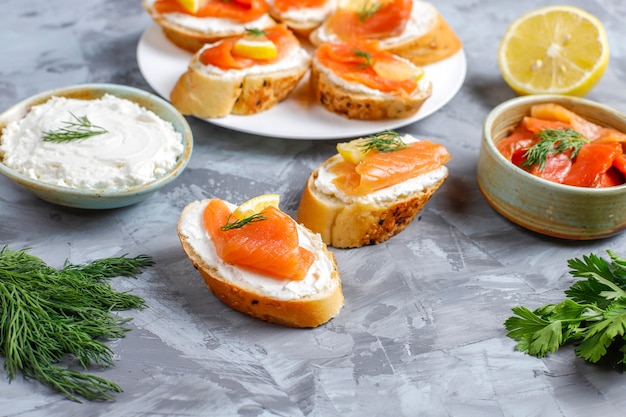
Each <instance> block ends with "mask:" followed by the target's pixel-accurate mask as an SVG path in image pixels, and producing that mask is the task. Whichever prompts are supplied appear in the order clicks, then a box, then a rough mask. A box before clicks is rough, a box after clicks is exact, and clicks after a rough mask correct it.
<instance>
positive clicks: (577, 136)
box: [522, 128, 589, 171]
mask: <svg viewBox="0 0 626 417" xmlns="http://www.w3.org/2000/svg"><path fill="white" fill-rule="evenodd" d="M536 137H537V138H538V139H539V141H538V142H537V143H535V144H534V145H533V146H531V147H530V148H528V150H526V152H524V157H525V158H526V160H525V161H524V162H523V163H522V166H523V167H526V168H530V167H532V166H534V165H539V169H540V170H542V171H543V169H544V167H545V165H546V159H547V158H548V155H555V154H558V153H562V152H566V151H571V152H572V153H571V155H570V159H574V158H575V157H576V155H578V152H579V151H580V148H582V146H583V145H584V144H585V143H587V142H589V140H588V139H587V138H586V137H585V135H583V134H582V133H579V132H577V131H575V130H574V129H571V128H566V129H542V130H540V131H539V132H538V133H537V135H536Z"/></svg>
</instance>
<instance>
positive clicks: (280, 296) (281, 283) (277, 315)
mask: <svg viewBox="0 0 626 417" xmlns="http://www.w3.org/2000/svg"><path fill="white" fill-rule="evenodd" d="M207 203H208V200H203V201H196V202H193V203H190V204H188V205H187V206H186V207H185V208H184V209H183V211H182V213H181V215H180V218H179V220H178V224H177V231H178V236H179V238H180V242H181V244H182V248H183V251H184V252H185V254H186V255H187V256H188V257H189V259H190V260H191V262H192V263H193V265H194V266H195V267H196V269H197V270H198V271H199V272H200V275H201V276H202V278H203V279H204V282H205V284H206V285H207V287H208V288H209V289H210V290H211V292H212V293H213V294H214V295H215V296H216V297H217V298H218V299H219V300H220V301H222V302H223V303H224V304H226V305H227V306H229V307H231V308H233V309H235V310H237V311H239V312H241V313H244V314H247V315H249V316H252V317H256V318H258V319H261V320H265V321H268V322H272V323H277V324H281V325H284V326H289V327H302V328H303V327H317V326H319V325H321V324H323V323H326V322H327V321H329V320H330V319H332V318H333V317H335V316H337V314H339V311H340V310H341V308H342V307H343V304H344V298H343V292H342V288H341V280H340V276H339V271H338V269H337V264H336V260H335V257H334V255H333V253H332V252H330V251H329V250H328V248H327V247H326V245H325V244H324V243H323V242H322V241H321V238H320V236H319V235H317V234H315V233H313V232H311V231H310V230H308V229H306V228H305V227H304V226H302V225H297V227H298V229H299V233H301V234H302V236H304V239H306V240H308V241H310V242H311V243H310V245H312V246H313V247H314V248H315V250H314V253H315V254H316V260H315V263H314V264H313V266H312V267H311V270H313V269H314V268H316V271H318V272H315V273H314V274H312V273H311V270H310V271H309V275H307V277H305V278H304V279H303V280H302V281H289V280H278V279H275V278H271V277H267V276H263V275H261V274H258V273H253V272H250V270H245V269H243V268H239V267H237V266H235V265H230V264H226V263H224V262H223V261H222V260H220V259H219V258H218V257H217V255H216V253H215V249H214V247H213V243H212V241H211V239H210V238H209V235H208V234H207V233H206V232H205V231H204V230H203V229H202V214H203V212H204V208H205V207H206V205H207ZM322 272H324V273H322ZM242 277H243V278H242Z"/></svg>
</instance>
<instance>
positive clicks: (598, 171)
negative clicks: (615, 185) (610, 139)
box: [563, 143, 623, 187]
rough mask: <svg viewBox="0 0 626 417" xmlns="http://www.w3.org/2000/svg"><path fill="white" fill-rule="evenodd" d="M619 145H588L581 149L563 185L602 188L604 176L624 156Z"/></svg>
mask: <svg viewBox="0 0 626 417" xmlns="http://www.w3.org/2000/svg"><path fill="white" fill-rule="evenodd" d="M622 152H623V151H622V145H621V144H619V143H587V144H585V145H583V146H582V148H580V151H579V152H578V155H576V159H575V163H573V164H572V168H571V169H570V170H569V172H568V174H567V176H566V177H565V178H564V180H563V184H567V185H576V186H579V187H600V186H602V179H603V176H604V174H605V173H606V172H607V171H608V170H609V168H611V167H612V166H613V161H614V160H615V158H616V157H618V156H619V155H621V154H622Z"/></svg>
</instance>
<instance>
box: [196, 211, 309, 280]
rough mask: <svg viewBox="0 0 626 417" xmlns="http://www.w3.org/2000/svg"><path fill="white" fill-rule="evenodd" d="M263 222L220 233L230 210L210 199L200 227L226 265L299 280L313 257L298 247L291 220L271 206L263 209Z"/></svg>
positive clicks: (304, 274)
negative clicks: (202, 226)
mask: <svg viewBox="0 0 626 417" xmlns="http://www.w3.org/2000/svg"><path fill="white" fill-rule="evenodd" d="M259 215H260V216H262V217H263V220H259V221H254V222H249V223H247V224H245V225H243V226H241V227H237V228H232V229H229V230H223V228H222V227H223V226H224V225H226V224H227V223H230V222H234V221H236V220H237V219H234V218H232V217H231V210H230V208H229V207H228V206H227V205H226V204H225V203H224V202H223V201H222V200H219V199H212V200H210V201H209V203H208V204H207V206H206V208H205V211H204V214H203V225H204V228H205V230H206V231H207V233H208V234H209V236H210V237H211V240H212V241H213V244H214V245H215V250H216V252H217V254H218V256H219V257H220V258H221V259H222V260H223V261H224V262H227V263H230V264H234V265H237V266H240V267H244V268H249V269H252V270H256V271H259V272H261V273H264V274H267V275H270V276H272V277H274V278H278V279H290V280H301V279H303V278H304V277H305V276H306V274H307V271H308V270H309V268H310V267H311V265H312V264H313V261H314V260H315V255H314V254H313V253H312V252H310V251H308V250H306V249H304V248H302V247H300V246H299V240H298V231H297V227H296V223H295V221H294V220H293V219H292V218H291V217H289V216H288V215H287V214H285V213H283V212H282V211H280V210H279V209H277V208H275V207H267V208H265V209H264V210H263V211H262V212H261V213H259Z"/></svg>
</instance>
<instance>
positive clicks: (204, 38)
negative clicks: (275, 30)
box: [141, 0, 276, 52]
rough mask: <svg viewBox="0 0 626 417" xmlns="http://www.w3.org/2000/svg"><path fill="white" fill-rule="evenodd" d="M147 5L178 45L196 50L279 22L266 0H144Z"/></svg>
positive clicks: (155, 19) (189, 49)
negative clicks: (272, 15) (275, 19)
mask: <svg viewBox="0 0 626 417" xmlns="http://www.w3.org/2000/svg"><path fill="white" fill-rule="evenodd" d="M141 4H142V6H143V8H144V9H145V10H146V11H147V12H148V13H149V14H150V16H152V19H154V21H155V22H156V23H158V24H159V25H160V26H161V28H162V29H163V33H164V34H165V36H166V37H167V38H168V39H169V40H170V41H171V42H172V43H174V44H175V45H177V46H179V47H180V48H183V49H185V50H187V51H190V52H196V51H197V50H199V49H200V48H202V46H204V44H205V43H212V42H215V41H217V40H220V39H223V38H225V37H228V36H236V35H241V34H243V33H244V32H245V30H246V29H247V28H255V29H265V28H267V27H270V26H273V25H275V24H276V22H275V21H274V19H272V18H271V17H270V15H269V13H268V12H269V5H268V4H267V3H266V2H265V0H228V1H224V0H197V1H185V0H142V3H141Z"/></svg>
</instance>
